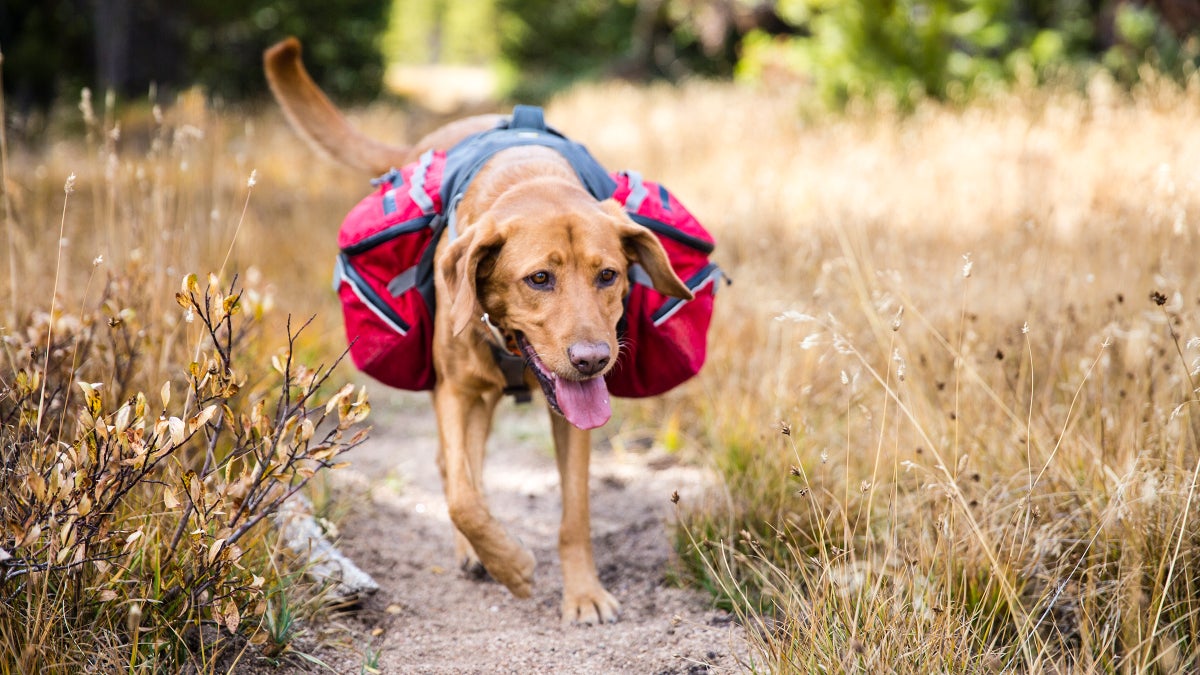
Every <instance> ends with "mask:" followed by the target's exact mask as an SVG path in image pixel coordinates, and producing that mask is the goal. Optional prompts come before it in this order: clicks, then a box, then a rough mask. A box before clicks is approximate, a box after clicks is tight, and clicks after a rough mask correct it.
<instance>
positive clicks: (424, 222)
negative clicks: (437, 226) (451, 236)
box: [342, 215, 433, 255]
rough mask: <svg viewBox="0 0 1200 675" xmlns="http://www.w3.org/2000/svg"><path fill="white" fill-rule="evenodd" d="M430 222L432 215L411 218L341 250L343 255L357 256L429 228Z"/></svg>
mask: <svg viewBox="0 0 1200 675" xmlns="http://www.w3.org/2000/svg"><path fill="white" fill-rule="evenodd" d="M431 220H433V216H432V215H429V216H420V217H418V218H413V219H412V220H406V221H404V222H402V223H396V224H395V225H391V226H389V227H385V228H384V229H382V230H380V231H378V232H376V233H375V234H372V235H371V236H369V237H364V238H362V239H360V240H359V241H357V242H355V243H353V244H350V245H349V246H347V247H345V248H343V249H342V253H343V254H345V255H358V254H359V253H365V252H367V251H370V250H371V249H373V248H375V247H376V246H379V245H380V244H383V243H385V242H389V241H391V240H393V239H395V238H396V237H399V236H403V235H405V234H411V233H413V232H418V231H420V230H423V229H425V228H426V227H429V222H430V221H431Z"/></svg>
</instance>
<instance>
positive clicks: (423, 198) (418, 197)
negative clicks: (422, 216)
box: [408, 150, 433, 213]
mask: <svg viewBox="0 0 1200 675" xmlns="http://www.w3.org/2000/svg"><path fill="white" fill-rule="evenodd" d="M431 164H433V150H426V151H425V154H423V155H421V161H420V163H419V164H417V168H415V169H413V173H412V179H411V180H412V188H411V189H410V190H409V191H408V198H409V199H411V200H413V203H414V204H416V205H417V206H419V207H421V211H422V212H424V213H433V200H432V199H430V198H429V195H428V194H426V193H425V174H426V173H428V172H429V165H431Z"/></svg>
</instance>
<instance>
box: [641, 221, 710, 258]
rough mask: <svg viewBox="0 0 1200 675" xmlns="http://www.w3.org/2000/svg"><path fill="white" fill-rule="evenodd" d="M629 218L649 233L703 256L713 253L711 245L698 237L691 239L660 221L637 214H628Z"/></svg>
mask: <svg viewBox="0 0 1200 675" xmlns="http://www.w3.org/2000/svg"><path fill="white" fill-rule="evenodd" d="M629 217H630V218H632V219H633V221H634V222H635V223H637V224H639V225H642V226H644V227H645V228H646V229H648V230H650V231H651V232H653V233H655V234H658V235H661V236H664V237H666V238H668V239H673V240H675V241H677V242H679V243H681V244H683V245H684V246H689V247H691V248H694V249H696V250H697V251H700V252H701V253H703V254H704V255H709V254H710V253H712V252H713V245H712V244H711V243H709V242H707V241H704V240H703V239H701V238H699V237H693V236H692V235H690V234H688V233H686V232H684V231H683V230H680V229H679V228H677V227H673V226H671V225H668V224H666V223H664V222H662V221H661V220H656V219H654V218H650V217H649V216H643V215H641V214H637V213H630V214H629Z"/></svg>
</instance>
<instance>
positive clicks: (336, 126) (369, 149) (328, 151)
mask: <svg viewBox="0 0 1200 675" xmlns="http://www.w3.org/2000/svg"><path fill="white" fill-rule="evenodd" d="M263 69H264V70H265V71H266V73H267V83H268V84H270V86H271V93H273V94H274V95H275V100H276V101H279V105H280V107H282V108H283V112H284V115H286V116H287V119H288V121H289V122H290V123H291V125H292V128H294V129H295V130H296V132H297V133H299V134H300V136H301V137H302V138H304V140H305V141H306V142H307V143H308V144H309V145H310V146H312V147H313V148H314V149H315V150H317V151H318V152H319V153H321V154H323V155H325V156H327V157H329V158H331V159H333V160H334V161H336V162H339V163H341V164H343V165H345V166H348V167H350V168H352V169H358V170H360V171H365V172H368V173H371V174H373V175H378V174H381V173H384V172H385V171H387V170H388V169H390V168H392V167H399V166H403V165H404V164H405V163H406V162H407V159H408V153H409V152H410V148H407V147H403V146H394V145H388V144H387V143H382V142H380V141H377V140H375V139H373V138H368V137H367V136H364V135H363V134H361V133H359V131H358V130H357V129H355V128H354V127H352V126H350V123H349V122H348V121H347V120H346V118H345V116H343V115H342V113H341V112H340V111H338V109H337V108H336V107H335V106H334V105H333V103H332V102H331V101H330V100H329V98H328V97H326V96H325V94H324V92H322V91H321V90H320V88H318V87H317V85H316V83H315V82H313V80H312V78H311V77H309V75H308V71H307V70H305V68H304V63H303V62H302V61H301V60H300V41H299V40H297V39H296V38H294V37H290V38H287V39H286V40H283V41H282V42H279V43H277V44H275V45H274V46H272V47H270V48H269V49H267V50H266V51H265V52H263Z"/></svg>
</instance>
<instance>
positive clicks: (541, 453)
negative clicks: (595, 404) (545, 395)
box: [314, 391, 746, 674]
mask: <svg viewBox="0 0 1200 675" xmlns="http://www.w3.org/2000/svg"><path fill="white" fill-rule="evenodd" d="M372 404H373V408H374V412H373V413H372V419H373V423H374V432H373V433H372V437H371V440H370V441H369V442H368V443H366V444H364V445H363V446H362V447H360V448H358V449H356V450H355V451H354V452H353V453H351V454H350V455H348V457H349V460H350V461H351V462H352V463H353V467H352V468H351V469H348V470H346V471H345V472H344V473H345V474H346V476H344V477H343V478H342V480H345V479H346V478H347V477H348V478H349V479H350V481H351V482H354V481H355V480H357V481H358V482H359V486H358V487H357V488H354V487H350V488H345V489H342V490H341V492H344V493H349V494H356V493H357V494H360V495H362V498H361V499H356V500H355V502H356V503H355V505H354V507H353V509H352V512H351V515H350V516H349V517H348V518H347V519H346V520H345V521H344V522H343V524H342V527H341V544H340V545H341V548H342V550H343V551H344V552H345V553H347V554H348V555H349V556H350V557H351V558H352V559H353V560H355V561H356V562H357V563H358V564H359V565H360V566H361V567H362V568H363V569H365V570H366V571H367V572H368V573H370V574H371V575H373V576H374V577H375V580H376V581H377V582H379V584H380V586H381V587H382V590H381V591H380V592H379V593H378V594H377V595H376V596H375V597H373V598H371V599H370V600H368V601H367V602H366V603H364V606H363V608H362V610H361V611H358V612H356V613H354V614H351V615H348V616H345V617H343V619H342V621H341V622H342V623H343V624H344V628H345V629H347V631H348V632H345V631H344V632H343V633H342V637H341V640H342V641H343V642H344V643H346V644H345V647H346V649H341V650H333V649H330V648H322V649H320V650H317V651H316V652H314V654H315V655H316V656H318V657H319V658H321V659H322V660H324V661H325V662H326V663H328V664H330V665H332V666H333V667H334V668H335V669H336V670H337V671H338V672H344V673H358V672H359V671H360V668H361V665H362V663H363V661H362V654H363V653H364V652H365V651H367V650H368V649H369V650H373V651H374V652H376V653H377V654H378V656H379V665H380V667H381V670H382V672H385V673H652V674H667V673H706V672H733V671H738V670H740V666H739V665H738V662H739V659H741V660H742V661H743V662H744V658H745V656H744V655H745V653H746V647H745V644H744V642H743V634H742V632H741V629H740V628H739V627H738V626H737V625H736V624H734V623H733V622H732V621H731V620H730V617H729V615H727V614H725V613H724V612H720V611H715V610H713V609H712V605H711V601H710V599H709V598H708V596H706V595H704V594H701V593H698V592H696V591H692V590H687V589H681V588H675V587H672V585H671V584H670V583H669V581H668V576H669V569H670V565H671V562H670V561H671V557H672V551H671V545H670V533H669V530H668V527H667V524H668V522H669V519H670V518H671V517H672V514H673V507H672V505H671V502H670V495H671V493H672V491H674V490H678V491H679V492H680V494H681V495H683V496H684V498H685V499H686V498H687V497H688V496H689V495H691V494H696V493H697V492H698V491H699V490H701V489H702V486H703V485H704V481H705V476H704V474H703V473H702V472H701V471H699V470H697V469H695V468H692V467H685V466H681V465H678V464H677V463H675V462H673V461H671V460H672V458H671V457H669V456H666V455H664V454H662V453H654V452H645V451H642V452H635V451H625V452H618V451H616V450H613V449H612V448H610V447H608V445H607V444H606V443H603V442H600V443H597V446H598V447H597V448H596V449H595V450H594V452H593V456H592V478H591V486H592V528H593V537H594V541H595V548H596V564H597V566H598V568H599V570H600V577H601V580H602V581H603V582H604V583H605V585H606V586H607V588H608V589H609V591H610V592H612V593H613V595H615V596H616V597H617V599H618V600H619V601H620V602H621V605H622V614H621V620H620V622H618V623H617V624H615V625H606V626H597V627H584V626H568V627H563V626H562V625H560V623H559V600H560V596H561V592H562V578H561V572H560V568H559V563H558V554H557V550H556V542H557V529H558V522H559V514H560V508H561V503H560V500H559V491H558V474H557V471H556V469H555V466H554V459H553V450H552V446H551V441H550V433H549V427H550V425H549V421H548V419H547V414H546V412H545V409H544V407H542V406H540V405H538V404H536V403H535V404H534V405H530V406H520V407H518V406H515V405H513V404H512V403H511V402H508V401H506V402H504V403H502V404H501V408H500V410H499V412H498V416H497V424H496V425H495V431H494V432H493V435H492V438H491V440H490V441H489V449H488V461H487V467H486V471H485V474H484V475H485V484H486V486H487V490H488V497H489V501H490V503H491V506H492V510H493V513H494V514H495V515H496V516H497V517H498V519H499V520H500V521H501V522H503V523H505V525H506V526H507V527H509V528H510V531H511V532H513V534H515V535H516V536H517V537H519V538H520V539H521V540H522V541H523V542H525V544H526V545H527V546H529V547H530V548H531V550H532V551H533V552H534V555H535V556H536V557H537V560H538V567H537V572H536V581H535V587H534V594H533V597H532V598H531V599H528V600H518V599H515V598H513V597H512V596H511V595H509V593H508V592H507V590H505V589H504V587H503V586H501V585H499V584H496V583H494V582H490V581H474V580H470V579H467V578H465V577H464V576H463V575H462V574H461V573H459V572H458V570H457V569H456V568H455V567H454V565H453V543H452V542H453V540H452V537H451V529H450V521H449V518H448V516H447V515H446V503H445V500H444V498H443V496H442V486H441V479H440V477H439V476H438V472H437V467H436V464H435V456H436V448H437V433H436V428H435V426H434V420H433V417H432V414H431V411H430V407H429V404H428V398H427V397H425V396H420V395H406V394H400V393H392V392H378V391H376V393H374V394H373V397H372ZM372 633H375V635H372ZM346 635H349V636H351V637H350V638H349V639H347V638H346Z"/></svg>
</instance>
